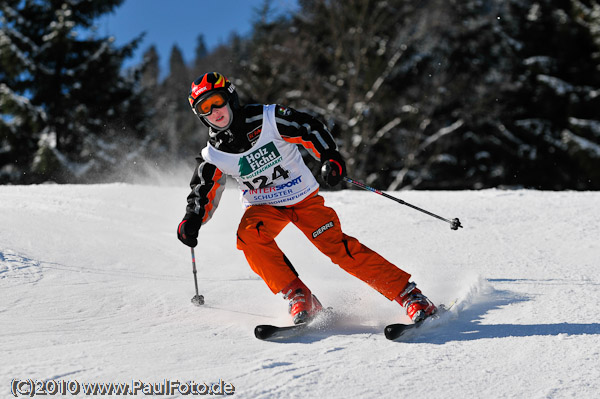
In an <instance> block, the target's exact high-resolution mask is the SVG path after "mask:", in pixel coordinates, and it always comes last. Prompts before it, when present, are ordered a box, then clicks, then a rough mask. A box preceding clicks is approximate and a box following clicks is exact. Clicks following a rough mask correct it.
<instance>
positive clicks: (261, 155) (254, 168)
mask: <svg viewBox="0 0 600 399" xmlns="http://www.w3.org/2000/svg"><path fill="white" fill-rule="evenodd" d="M281 161H282V157H281V154H280V153H279V151H278V150H277V147H275V144H274V143H273V142H270V143H267V144H265V145H263V146H262V147H260V148H258V149H256V150H255V151H252V152H251V153H250V154H248V155H245V156H243V157H241V158H240V161H239V163H238V166H239V168H240V169H239V171H240V176H241V177H243V178H248V177H253V176H258V175H259V174H261V173H263V172H264V171H265V170H267V169H269V168H271V167H272V166H273V165H276V164H278V163H280V162H281Z"/></svg>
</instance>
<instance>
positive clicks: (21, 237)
mask: <svg viewBox="0 0 600 399" xmlns="http://www.w3.org/2000/svg"><path fill="white" fill-rule="evenodd" d="M186 183H187V182H186V180H185V179H183V180H181V181H180V180H179V179H174V180H173V181H170V182H169V183H168V184H166V185H154V186H152V185H145V184H108V185H39V186H2V187H0V226H1V227H2V228H1V230H0V325H1V329H0V353H1V355H0V397H3V398H4V397H11V396H12V393H11V390H12V389H14V388H15V381H16V380H31V381H33V382H34V383H37V381H59V382H60V381H70V382H72V381H77V383H79V384H84V383H94V382H100V383H103V382H106V383H109V382H115V383H128V384H134V383H143V384H154V383H156V384H159V385H160V383H164V384H166V381H167V380H168V381H169V382H171V381H173V382H175V381H179V382H180V383H181V382H187V381H193V382H194V383H195V384H197V385H196V387H199V386H201V385H202V384H206V385H211V384H215V383H221V384H222V385H223V384H225V383H226V384H231V385H230V386H228V387H229V388H230V389H231V390H230V391H229V392H230V393H231V392H233V395H232V396H233V397H239V398H408V397H411V398H597V397H599V394H600V322H599V320H598V318H599V315H600V292H599V288H600V274H599V273H598V271H599V268H598V264H599V260H600V239H599V237H600V222H599V216H600V193H598V192H539V191H527V190H515V191H501V190H484V191H461V192H437V191H436V192H423V191H400V192H394V193H390V194H393V195H395V196H398V197H400V198H402V199H403V200H404V201H407V202H409V203H411V204H414V205H417V206H419V207H422V208H425V209H427V210H429V211H432V212H434V213H438V214H440V215H442V216H444V217H447V218H454V217H458V218H460V220H461V222H462V224H463V225H464V228H463V229H460V230H458V231H453V230H451V229H450V228H449V224H447V223H445V222H443V221H440V220H437V219H435V218H432V217H430V216H428V215H425V214H423V213H420V212H417V211H415V210H413V209H410V208H409V207H406V206H403V205H400V204H398V203H396V202H394V201H390V200H389V199H386V198H384V197H382V196H378V195H376V194H374V193H370V192H367V191H356V190H343V191H337V192H322V194H323V196H324V197H325V199H326V204H327V205H329V206H331V207H333V208H334V209H336V210H337V212H338V214H339V216H340V219H341V223H342V227H343V229H344V231H345V232H346V233H347V234H349V235H352V236H354V237H357V238H358V239H360V240H361V241H362V242H363V243H364V244H366V245H367V246H369V247H371V248H372V249H374V250H376V251H378V252H379V253H381V254H382V255H383V256H385V257H386V258H387V259H389V260H390V261H392V262H394V263H395V264H397V265H398V266H399V267H401V268H403V269H404V270H406V271H407V272H409V273H411V274H412V278H413V280H414V281H415V282H416V283H417V284H418V286H419V287H420V288H421V289H422V290H423V292H424V293H425V294H426V295H427V296H429V298H430V299H432V300H433V301H434V302H435V303H438V304H439V303H452V302H453V301H454V300H457V302H456V303H455V305H454V306H453V307H452V309H451V313H450V314H449V315H448V317H444V318H443V319H442V320H439V321H438V323H436V324H435V325H432V326H429V327H427V328H425V327H424V328H423V329H421V330H420V331H419V330H417V333H416V334H412V335H409V336H407V337H404V338H403V339H401V340H399V341H394V342H392V341H388V340H386V339H385V337H384V335H383V328H384V326H385V325H386V324H389V323H392V322H400V321H406V316H405V315H404V314H403V310H402V309H401V308H400V306H399V305H398V304H396V303H392V302H390V301H388V300H386V299H385V298H384V297H383V296H381V295H380V294H378V293H377V292H375V291H374V290H372V289H371V288H370V287H368V286H367V285H366V284H364V283H363V282H361V281H359V280H357V279H355V278H354V277H352V276H350V275H348V274H346V273H344V272H343V271H342V270H341V269H339V268H338V267H337V266H336V265H334V264H332V263H331V261H330V260H329V259H328V258H326V257H325V256H324V255H322V254H321V253H319V252H318V251H317V250H316V249H315V248H314V247H312V246H311V244H310V243H309V242H308V240H307V239H306V238H305V237H304V236H302V235H301V233H300V232H299V231H298V230H296V229H295V228H294V227H293V226H292V225H290V226H289V227H287V228H286V229H285V230H284V231H283V232H282V234H281V235H280V237H279V238H278V243H279V246H280V247H281V248H282V249H283V250H284V252H285V253H286V254H287V256H288V258H289V259H290V260H291V262H292V263H293V264H294V265H295V267H296V269H297V270H298V272H299V273H300V275H301V277H302V278H303V280H304V281H305V283H306V284H307V285H308V286H309V287H310V288H311V289H312V290H313V292H314V293H315V294H316V295H317V296H318V297H319V299H320V300H321V302H322V303H323V304H324V305H325V306H328V307H332V308H333V311H334V313H335V316H336V317H335V318H334V321H332V322H330V323H327V324H325V325H323V326H320V328H315V329H313V330H310V331H308V332H307V333H306V334H303V335H302V336H298V337H296V338H293V339H290V340H287V341H284V342H263V341H259V340H257V339H256V338H255V337H254V336H253V329H254V326H255V325H257V324H288V323H289V319H288V318H289V316H288V315H287V303H286V301H285V300H284V299H283V298H282V297H281V296H276V295H273V294H272V293H271V292H270V291H269V290H268V289H267V287H266V285H265V284H264V283H263V282H262V280H260V279H259V278H258V277H257V276H256V275H255V274H253V272H252V271H251V270H250V268H249V267H248V265H247V263H246V261H245V259H244V256H243V254H242V253H241V252H240V251H238V250H237V249H236V247H235V243H236V236H235V231H236V228H237V225H238V222H239V219H240V217H241V215H242V212H243V209H242V207H241V205H240V202H239V198H238V193H237V190H236V189H235V188H234V187H228V188H227V189H226V190H225V193H224V195H223V199H222V201H221V204H220V207H219V209H218V210H217V212H216V213H215V216H214V217H213V219H212V220H211V221H210V222H209V223H208V224H207V225H205V226H204V227H203V228H202V229H201V231H200V237H199V239H200V243H199V245H198V246H197V247H196V249H195V251H196V261H197V267H198V284H199V290H200V294H202V295H204V297H205V300H206V303H205V305H203V306H194V305H193V304H192V303H191V301H190V300H191V298H192V297H193V296H194V294H195V288H194V280H193V274H192V262H191V256H190V249H189V248H188V247H186V246H184V245H183V244H181V243H180V242H179V241H178V240H177V238H176V234H175V230H176V227H177V225H178V223H179V221H180V220H181V218H182V216H183V214H184V207H185V203H186V202H185V198H186V196H187V194H188V188H187V184H186ZM159 385H157V386H159ZM144 386H146V385H144ZM22 388H24V387H22ZM46 388H48V387H46ZM146 388H147V386H146ZM217 388H218V387H217ZM215 389H216V388H215ZM217 391H218V390H217ZM137 394H138V396H139V397H142V396H144V394H143V393H141V392H138V393H137ZM77 396H79V397H83V396H84V394H83V393H81V392H80V393H79V394H78V395H77ZM151 396H152V395H145V397H151ZM183 396H185V395H183V394H182V393H181V392H179V391H176V392H174V393H173V394H167V395H163V396H160V397H183ZM62 397H75V396H73V395H66V396H65V395H63V396H62ZM190 397H191V396H190Z"/></svg>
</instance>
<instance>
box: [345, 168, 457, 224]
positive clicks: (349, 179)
mask: <svg viewBox="0 0 600 399" xmlns="http://www.w3.org/2000/svg"><path fill="white" fill-rule="evenodd" d="M344 180H345V181H346V182H348V183H351V184H354V185H355V186H358V187H360V188H362V189H365V190H367V191H372V192H374V193H375V194H379V195H383V196H384V197H386V198H389V199H391V200H394V201H396V202H399V203H400V204H402V205H406V206H409V207H411V208H413V209H416V210H417V211H420V212H423V213H426V214H428V215H429V216H433V217H434V218H438V219H440V220H443V221H444V222H447V223H450V228H451V229H452V230H458V228H459V227H460V228H462V225H461V224H460V220H458V218H454V219H452V220H448V219H446V218H443V217H441V216H438V215H436V214H435V213H431V212H429V211H426V210H425V209H421V208H419V207H418V206H414V205H412V204H409V203H408V202H406V201H403V200H401V199H400V198H396V197H393V196H391V195H389V194H386V193H384V192H383V191H380V190H377V189H376V188H373V187H369V186H367V185H366V184H365V183H362V182H359V181H356V180H354V179H351V178H349V177H344Z"/></svg>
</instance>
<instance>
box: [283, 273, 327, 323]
mask: <svg viewBox="0 0 600 399" xmlns="http://www.w3.org/2000/svg"><path fill="white" fill-rule="evenodd" d="M281 292H282V293H283V297H284V298H285V299H287V300H289V301H290V304H289V309H288V311H289V313H290V314H291V315H292V319H293V321H294V324H300V323H308V322H309V321H310V320H311V319H312V318H313V317H315V316H316V315H317V313H319V312H320V311H321V310H323V306H322V305H321V302H319V300H318V299H317V297H316V296H314V295H313V294H312V293H311V292H310V290H309V289H308V288H307V287H306V286H305V285H304V283H303V282H302V281H301V280H300V279H299V278H297V279H296V280H294V281H292V282H291V283H290V285H288V286H287V287H285V288H284V289H283V290H282V291H281Z"/></svg>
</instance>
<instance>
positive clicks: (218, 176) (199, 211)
mask: <svg viewBox="0 0 600 399" xmlns="http://www.w3.org/2000/svg"><path fill="white" fill-rule="evenodd" d="M196 162H197V166H196V170H195V171H194V175H193V176H192V180H191V181H190V188H191V189H192V192H191V193H190V194H189V195H188V197H187V207H186V215H190V216H193V215H197V216H199V218H200V219H201V222H202V224H204V223H206V222H208V221H209V220H210V218H211V217H212V215H213V213H214V211H215V210H216V209H217V206H218V205H219V200H220V199H221V194H222V193H223V189H224V188H225V180H226V176H225V174H224V173H223V172H222V171H221V170H220V169H219V168H217V167H216V166H215V165H213V164H211V163H209V162H206V161H205V160H204V159H203V158H202V155H198V157H197V158H196Z"/></svg>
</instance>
